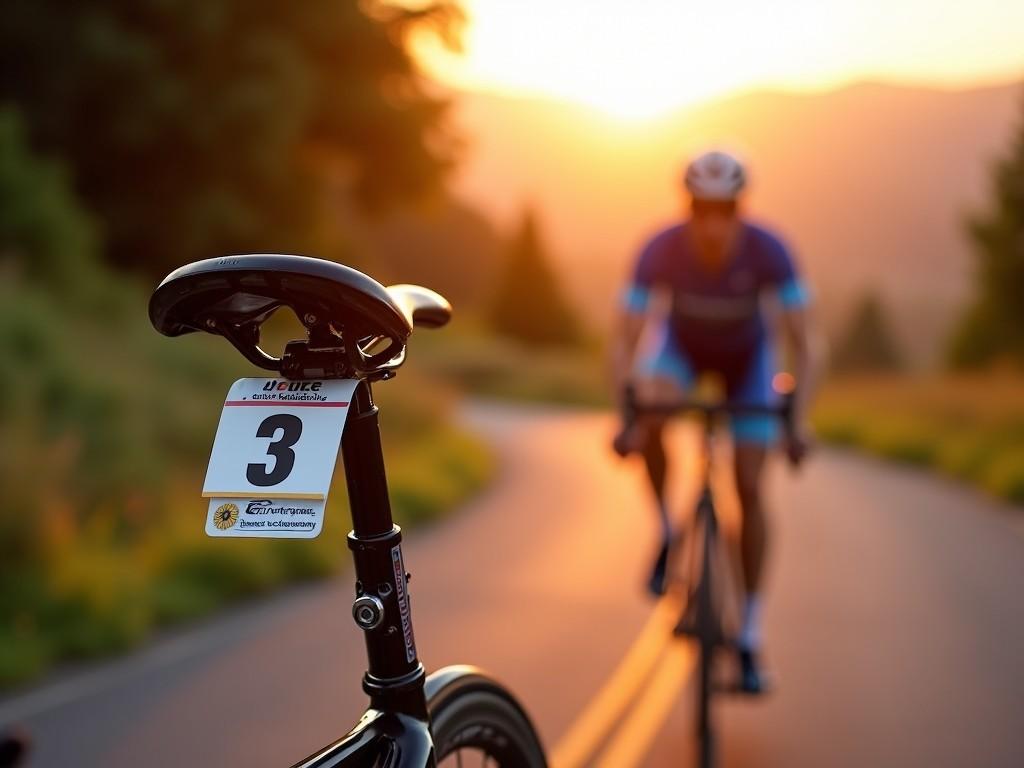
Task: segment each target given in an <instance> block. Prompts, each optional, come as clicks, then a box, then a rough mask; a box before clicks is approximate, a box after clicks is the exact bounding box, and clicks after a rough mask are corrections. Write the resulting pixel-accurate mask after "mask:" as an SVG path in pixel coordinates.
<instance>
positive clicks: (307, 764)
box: [294, 380, 446, 768]
mask: <svg viewBox="0 0 1024 768" xmlns="http://www.w3.org/2000/svg"><path fill="white" fill-rule="evenodd" d="M350 408H351V410H350V412H349V416H348V422H347V424H346V426H345V432H344V434H343V435H342V442H341V450H342V456H343V458H344V463H345V479H346V482H347V485H348V495H349V504H350V506H351V510H352V532H351V533H350V534H349V535H348V546H349V549H351V550H352V555H353V559H354V561H355V575H356V602H355V604H354V606H353V616H354V618H355V620H356V623H357V624H358V625H359V626H360V628H361V629H363V631H364V634H365V637H366V655H367V670H366V673H365V674H364V676H363V690H364V691H366V693H367V694H368V695H369V697H370V706H369V708H368V709H367V711H366V713H365V714H364V715H363V717H362V718H361V719H360V721H359V723H358V724H357V725H356V726H355V728H353V729H352V730H351V731H350V732H349V733H348V735H346V736H345V737H344V738H342V739H341V740H339V741H337V742H335V743H333V744H330V745H328V746H327V747H324V748H323V749H322V750H320V751H318V752H316V753H314V754H313V755H310V756H309V757H308V758H306V759H305V760H302V761H300V762H299V763H296V764H295V766H294V768H333V767H335V766H363V765H366V766H370V765H373V766H399V765H400V766H402V768H421V767H422V768H433V766H434V765H435V755H434V746H433V740H432V738H431V735H430V722H429V715H428V713H427V697H426V693H425V682H426V671H425V670H424V668H423V665H422V664H421V663H420V661H419V658H418V657H417V655H416V644H415V638H414V635H413V627H412V615H411V613H410V610H409V596H408V591H407V583H408V581H409V574H408V573H407V572H406V570H405V564H404V561H403V559H402V547H401V541H402V533H401V529H400V528H399V527H398V526H397V525H395V523H394V520H393V519H392V515H391V503H390V500H389V499H388V488H387V477H386V475H385V471H384V455H383V450H382V447H381V441H380V425H379V420H378V410H377V406H376V405H375V404H374V402H373V397H372V393H371V390H370V384H369V382H367V381H365V380H364V381H361V382H360V384H359V385H358V386H357V387H356V390H355V392H354V393H353V397H352V405H351V407H350ZM433 677H434V676H432V678H433ZM432 682H434V681H433V680H432ZM437 682H438V684H443V683H444V682H446V681H445V680H440V681H437Z"/></svg>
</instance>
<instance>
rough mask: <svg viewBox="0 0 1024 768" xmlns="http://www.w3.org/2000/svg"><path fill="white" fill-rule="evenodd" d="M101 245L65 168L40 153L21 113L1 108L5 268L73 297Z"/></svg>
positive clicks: (0, 230) (1, 255)
mask: <svg viewBox="0 0 1024 768" xmlns="http://www.w3.org/2000/svg"><path fill="white" fill-rule="evenodd" d="M95 245H96V233H95V227H94V224H93V222H92V221H91V220H90V219H89V217H88V216H87V215H86V214H85V213H84V212H83V211H82V209H81V207H80V206H79V204H78V201H77V200H76V199H75V197H74V195H73V194H72V193H71V190H70V184H69V182H68V179H67V174H66V173H65V169H64V168H63V167H62V166H61V165H60V163H58V162H55V161H52V160H47V159H44V158H40V157H36V156H34V155H33V154H32V153H31V151H30V150H29V148H28V145H27V142H26V138H25V129H24V125H23V121H22V119H21V116H20V115H19V114H18V113H17V112H16V111H15V110H14V109H11V108H9V107H8V108H5V109H0V268H3V269H4V270H7V269H13V270H14V271H16V272H17V273H19V274H20V275H23V276H24V277H26V278H28V279H29V280H30V281H32V282H33V283H35V284H36V285H40V286H43V287H45V288H46V289H48V290H50V291H51V292H53V293H57V294H60V295H61V297H62V298H64V299H67V298H69V297H73V296H75V295H76V294H78V293H81V292H82V291H83V288H84V284H85V283H88V282H89V281H90V279H91V276H92V273H93V271H94V266H95V265H94V262H93V260H94V258H95Z"/></svg>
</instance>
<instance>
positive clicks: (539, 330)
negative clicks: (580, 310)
mask: <svg viewBox="0 0 1024 768" xmlns="http://www.w3.org/2000/svg"><path fill="white" fill-rule="evenodd" d="M489 319H490V322H491V325H492V326H493V328H494V330H495V331H497V332H498V333H499V334H501V335H503V336H508V337H510V338H513V339H517V340H519V341H521V342H525V343H527V344H537V345H542V346H543V345H552V346H568V345H573V344H578V343H580V342H581V341H582V329H581V327H580V324H579V321H578V319H577V318H576V316H575V315H574V313H573V310H572V308H571V306H570V305H569V303H568V301H567V300H566V299H565V297H564V296H563V294H562V291H561V289H560V287H559V285H558V278H557V276H556V275H555V272H554V271H553V270H552V268H551V259H550V257H549V256H548V254H547V253H546V251H545V249H544V246H543V244H542V241H541V235H540V231H539V225H538V223H537V216H536V214H535V213H534V212H533V211H532V210H529V209H528V210H526V211H524V212H523V216H522V219H521V221H520V224H519V228H518V230H517V231H516V233H515V234H514V235H513V237H512V239H511V241H510V242H509V244H508V249H507V254H506V257H505V263H504V268H503V270H502V273H501V276H500V277H499V280H498V287H497V292H496V295H495V297H494V300H493V303H492V305H491V310H490V318H489Z"/></svg>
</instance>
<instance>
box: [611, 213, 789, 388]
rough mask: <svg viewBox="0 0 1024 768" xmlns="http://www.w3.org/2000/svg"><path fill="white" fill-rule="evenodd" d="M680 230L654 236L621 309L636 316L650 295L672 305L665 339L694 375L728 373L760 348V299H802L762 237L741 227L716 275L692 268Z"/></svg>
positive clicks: (785, 262)
mask: <svg viewBox="0 0 1024 768" xmlns="http://www.w3.org/2000/svg"><path fill="white" fill-rule="evenodd" d="M687 226H688V224H685V223H684V224H679V225H676V226H673V227H669V228H668V229H665V230H663V231H662V232H660V233H658V234H657V235H655V236H654V237H653V238H652V239H651V240H650V242H648V243H647V245H646V246H645V247H644V249H643V251H641V253H640V258H639V260H638V261H637V265H636V271H635V273H634V276H633V282H632V285H631V286H630V287H629V290H628V291H627V294H626V306H627V308H628V309H629V310H631V311H634V312H643V311H645V310H646V308H647V303H648V301H649V298H650V294H651V292H652V291H654V290H656V289H661V290H667V291H668V292H669V294H670V295H671V297H672V312H671V317H670V331H671V333H672V335H673V336H674V338H675V341H676V343H677V344H678V345H679V348H680V349H681V350H682V351H684V352H685V353H686V355H687V356H688V357H689V359H690V360H691V361H692V362H693V364H694V365H695V366H696V367H697V368H698V369H710V370H718V371H722V372H723V373H727V374H728V373H730V372H732V371H735V370H736V369H737V368H743V367H745V366H746V365H747V364H748V363H749V362H750V361H751V360H752V359H753V356H754V354H755V352H756V351H757V350H758V347H759V345H761V344H763V343H764V342H765V336H766V324H765V317H764V308H763V301H762V299H763V297H764V295H765V294H766V293H768V292H770V291H774V292H776V293H777V295H778V296H779V299H780V301H781V303H782V305H783V306H786V307H798V306H802V305H804V304H806V303H807V300H808V295H807V290H806V289H805V287H804V285H803V282H802V281H801V279H800V276H799V274H798V273H797V270H796V267H795V265H794V261H793V258H792V256H791V255H790V253H789V250H788V249H787V248H786V246H785V245H783V243H782V241H781V240H780V239H779V238H778V237H776V236H775V235H774V234H772V233H771V232H769V231H768V230H767V229H765V228H763V227H760V226H758V225H755V224H751V223H746V222H744V223H743V225H742V230H741V232H740V234H739V239H738V241H737V244H736V249H735V252H734V254H733V257H732V258H731V259H730V260H729V261H728V262H727V263H726V264H724V265H723V267H722V268H721V269H720V270H717V271H709V270H708V269H707V268H706V267H704V266H703V265H701V264H700V263H699V261H698V258H697V254H696V252H695V248H694V246H693V244H692V239H691V238H690V237H689V236H688V232H687Z"/></svg>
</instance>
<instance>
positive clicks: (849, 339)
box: [832, 292, 903, 373]
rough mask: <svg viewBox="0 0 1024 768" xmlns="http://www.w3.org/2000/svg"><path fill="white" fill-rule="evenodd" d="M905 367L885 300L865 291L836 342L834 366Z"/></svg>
mask: <svg viewBox="0 0 1024 768" xmlns="http://www.w3.org/2000/svg"><path fill="white" fill-rule="evenodd" d="M902 367H903V356H902V355H901V354H900V352H899V349H898V348H897V345H896V343H895V341H894V339H893V334H892V330H891V328H890V325H889V320H888V317H887V316H886V314H885V310H884V308H883V306H882V302H881V300H880V299H879V298H878V296H877V295H876V294H874V293H871V292H869V293H866V294H865V295H864V296H863V297H862V298H861V300H860V303H859V304H858V305H857V307H856V308H855V309H854V312H853V315H852V317H851V318H850V324H849V325H848V326H847V329H846V331H845V333H844V334H843V336H842V338H841V339H840V341H839V344H838V345H837V346H836V349H835V353H834V354H833V356H832V369H833V370H834V371H836V372H837V373H861V372H877V371H894V370H899V369H900V368H902Z"/></svg>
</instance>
